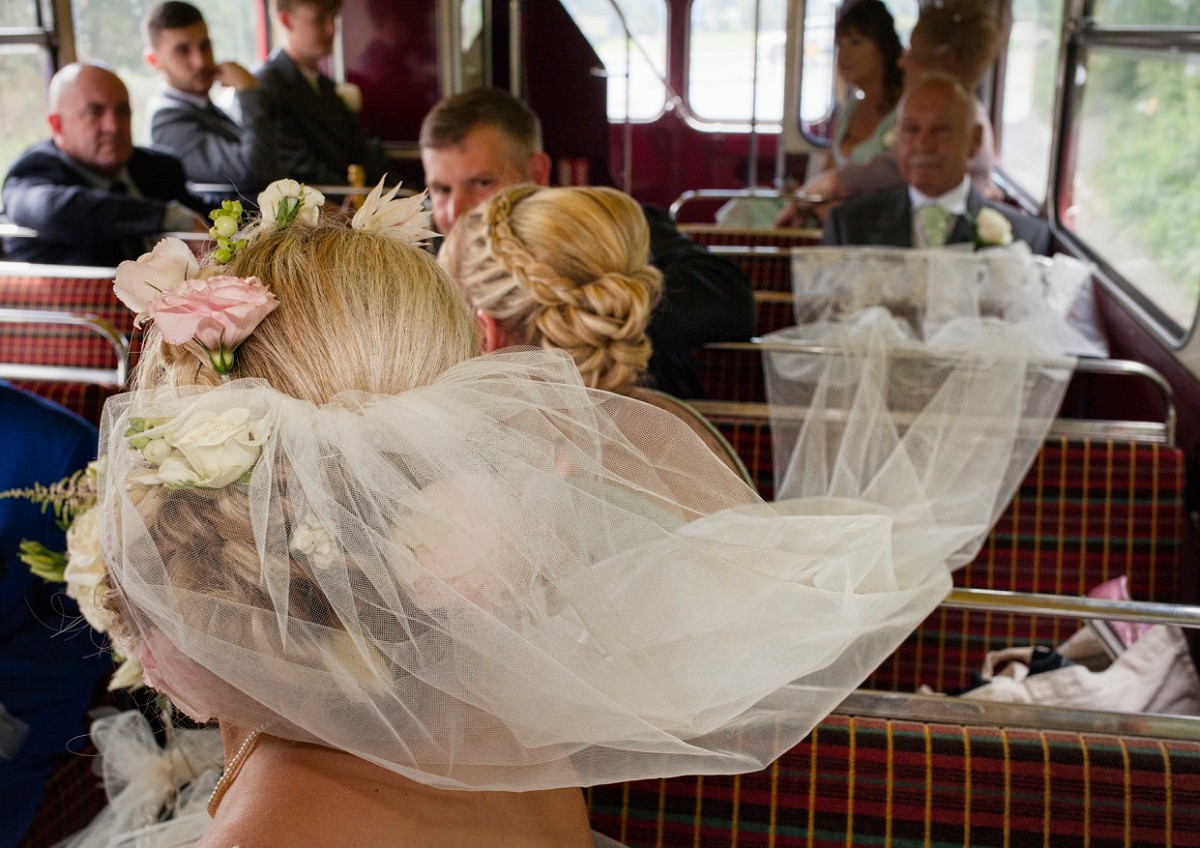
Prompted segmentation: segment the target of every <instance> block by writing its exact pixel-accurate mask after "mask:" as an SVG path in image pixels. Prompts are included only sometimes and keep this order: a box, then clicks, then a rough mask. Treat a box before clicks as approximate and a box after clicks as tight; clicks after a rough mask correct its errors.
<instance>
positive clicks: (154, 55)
mask: <svg viewBox="0 0 1200 848" xmlns="http://www.w3.org/2000/svg"><path fill="white" fill-rule="evenodd" d="M142 59H144V60H145V62H146V64H147V65H149V66H150V67H151V68H153V69H154V70H156V71H157V70H158V52H157V51H156V50H155V49H154V48H153V47H147V48H146V49H145V50H143V51H142Z"/></svg>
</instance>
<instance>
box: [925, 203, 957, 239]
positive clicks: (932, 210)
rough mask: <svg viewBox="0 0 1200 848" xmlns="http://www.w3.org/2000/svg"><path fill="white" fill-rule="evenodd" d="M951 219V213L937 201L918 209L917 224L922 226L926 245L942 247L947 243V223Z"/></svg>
mask: <svg viewBox="0 0 1200 848" xmlns="http://www.w3.org/2000/svg"><path fill="white" fill-rule="evenodd" d="M949 221H950V213H949V212H948V211H946V209H944V208H943V207H941V206H938V205H937V204H936V203H930V204H929V205H928V206H922V207H921V208H920V209H918V210H917V226H918V227H920V228H921V236H922V238H923V239H924V241H925V247H941V246H942V245H944V244H945V243H946V225H947V224H948V223H949Z"/></svg>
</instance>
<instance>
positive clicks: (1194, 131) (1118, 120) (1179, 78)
mask: <svg viewBox="0 0 1200 848" xmlns="http://www.w3.org/2000/svg"><path fill="white" fill-rule="evenodd" d="M1084 97H1085V100H1084V117H1083V124H1082V129H1081V133H1080V135H1081V138H1084V137H1086V136H1088V135H1091V136H1092V139H1091V141H1090V142H1089V148H1090V151H1091V152H1090V154H1089V155H1088V156H1087V159H1088V160H1090V161H1088V162H1081V168H1082V169H1083V173H1081V174H1080V175H1079V176H1078V177H1077V179H1076V182H1077V184H1078V183H1079V182H1080V180H1081V179H1082V180H1083V181H1086V182H1087V183H1090V184H1092V187H1093V188H1094V189H1095V194H1096V195H1097V196H1098V197H1101V198H1103V200H1104V207H1105V208H1104V209H1102V210H1098V212H1099V214H1102V215H1103V217H1104V218H1105V219H1106V220H1107V223H1108V225H1109V226H1110V227H1111V228H1113V230H1114V231H1115V232H1117V233H1122V234H1128V235H1129V236H1131V237H1132V238H1133V239H1134V240H1136V242H1139V243H1140V247H1141V248H1142V251H1143V254H1144V255H1145V256H1147V257H1150V258H1153V259H1154V260H1155V261H1156V263H1157V264H1158V265H1159V267H1160V268H1161V269H1162V270H1163V271H1165V272H1166V274H1167V275H1168V276H1169V277H1170V278H1171V279H1172V280H1173V281H1174V283H1175V284H1176V285H1177V286H1179V287H1180V288H1181V291H1179V292H1178V294H1179V296H1180V297H1181V298H1182V299H1183V300H1184V302H1185V303H1188V304H1191V305H1192V308H1194V305H1195V302H1196V298H1197V296H1198V295H1200V278H1198V277H1197V269H1200V239H1197V238H1196V234H1197V233H1198V232H1200V183H1198V182H1197V180H1196V163H1197V162H1200V59H1198V58H1197V57H1189V56H1186V55H1185V56H1179V55H1177V54H1164V53H1153V54H1148V53H1137V52H1132V51H1120V52H1117V51H1111V52H1104V53H1101V52H1098V51H1097V52H1094V53H1093V55H1091V57H1090V59H1089V62H1088V77H1087V86H1086V89H1085V95H1084ZM1082 158H1083V157H1082V156H1081V159H1082ZM1101 250H1102V252H1103V247H1102V248H1101ZM1133 282H1134V283H1135V284H1137V283H1138V282H1139V281H1138V280H1134V281H1133ZM1185 311H1189V310H1186V309H1185ZM1176 317H1177V320H1180V323H1182V324H1184V325H1185V326H1186V325H1187V323H1189V317H1190V316H1186V315H1185V316H1176Z"/></svg>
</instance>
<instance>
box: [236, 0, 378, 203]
mask: <svg viewBox="0 0 1200 848" xmlns="http://www.w3.org/2000/svg"><path fill="white" fill-rule="evenodd" d="M341 10H342V0H277V2H276V14H277V16H278V19H279V28H280V30H281V37H282V45H281V47H280V49H278V50H276V51H275V52H274V53H272V54H271V58H270V59H268V60H267V61H266V62H265V63H264V64H263V65H262V67H260V68H259V69H258V70H257V71H255V76H256V77H257V78H258V82H259V85H261V86H262V87H263V88H264V89H265V90H266V91H268V92H270V94H271V96H272V98H273V100H274V103H275V109H276V127H275V129H276V138H277V143H278V145H279V155H280V157H281V158H282V160H283V168H284V171H286V172H287V176H289V177H291V178H292V179H295V180H299V181H301V182H305V183H310V184H316V185H346V183H347V182H348V179H347V175H348V171H349V167H350V166H351V165H359V166H361V167H362V168H363V171H364V174H365V176H366V180H367V183H368V184H371V185H373V184H375V183H376V182H378V181H379V179H380V178H381V177H382V176H383V174H384V172H385V171H386V170H387V162H386V160H385V158H384V156H383V150H382V148H381V147H380V145H379V141H378V139H374V138H370V137H368V136H367V134H366V132H364V131H363V128H362V126H361V125H360V124H359V122H358V118H357V117H356V116H355V114H354V113H353V112H351V111H350V109H349V107H347V106H346V104H345V103H344V102H343V101H342V99H341V97H339V96H338V92H337V87H336V86H335V85H334V83H333V80H331V79H330V78H329V77H327V76H325V75H324V74H323V73H321V69H320V62H321V60H323V59H324V58H325V57H327V56H328V55H329V54H330V53H332V52H333V38H334V35H335V34H336V31H337V16H338V14H339V13H340V12H341Z"/></svg>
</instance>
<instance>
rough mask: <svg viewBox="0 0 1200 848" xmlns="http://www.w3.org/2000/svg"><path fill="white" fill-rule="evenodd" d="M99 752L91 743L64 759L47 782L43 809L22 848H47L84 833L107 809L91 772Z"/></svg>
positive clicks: (101, 792) (35, 818)
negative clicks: (72, 835) (78, 832)
mask: <svg viewBox="0 0 1200 848" xmlns="http://www.w3.org/2000/svg"><path fill="white" fill-rule="evenodd" d="M95 762H96V749H95V748H93V747H92V746H91V745H90V744H89V745H88V747H87V748H86V749H85V750H84V751H82V752H80V753H79V754H72V755H70V756H68V757H66V758H65V759H64V760H63V763H62V765H61V766H59V767H58V768H57V769H55V770H54V773H53V774H51V775H50V779H49V780H48V781H47V782H46V792H45V794H44V795H43V796H42V803H41V806H39V807H38V812H37V815H36V816H35V817H34V819H33V822H32V823H31V824H30V826H29V832H28V833H27V834H26V835H25V839H24V841H22V842H21V845H20V848H48V846H51V845H54V844H55V843H57V842H59V841H61V840H63V839H65V838H66V837H68V836H70V835H71V834H72V833H75V832H76V831H78V830H81V829H82V828H83V827H85V826H86V825H87V824H88V822H90V821H91V820H92V819H93V818H95V817H96V815H97V814H99V812H100V810H102V809H103V808H104V805H105V803H106V802H107V798H106V797H105V794H104V787H103V786H102V785H101V783H100V779H99V778H98V777H97V776H96V774H95V773H93V771H92V765H93V764H94V763H95Z"/></svg>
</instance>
